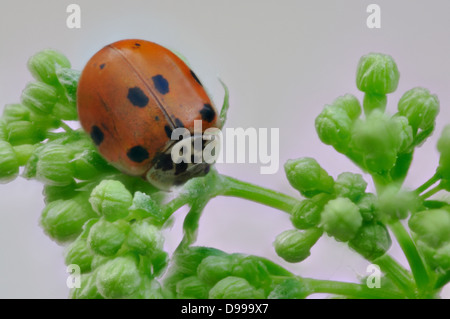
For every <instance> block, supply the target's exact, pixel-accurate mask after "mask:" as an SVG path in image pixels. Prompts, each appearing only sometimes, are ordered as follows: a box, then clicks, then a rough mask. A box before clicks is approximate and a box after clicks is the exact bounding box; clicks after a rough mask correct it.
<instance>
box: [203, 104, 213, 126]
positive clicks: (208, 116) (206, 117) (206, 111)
mask: <svg viewBox="0 0 450 319" xmlns="http://www.w3.org/2000/svg"><path fill="white" fill-rule="evenodd" d="M200 115H201V116H202V120H203V121H206V122H212V120H214V117H215V116H216V112H215V111H214V109H213V107H212V106H211V104H209V103H205V104H203V108H202V109H201V110H200Z"/></svg>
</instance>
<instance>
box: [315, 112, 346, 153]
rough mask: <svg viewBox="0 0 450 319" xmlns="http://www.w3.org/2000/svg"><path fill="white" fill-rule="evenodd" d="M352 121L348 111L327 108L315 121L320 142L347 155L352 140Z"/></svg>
mask: <svg viewBox="0 0 450 319" xmlns="http://www.w3.org/2000/svg"><path fill="white" fill-rule="evenodd" d="M352 122H353V121H352V119H351V118H350V117H349V115H348V113H347V111H346V110H344V109H342V108H338V107H332V106H325V108H324V109H323V110H322V112H321V113H320V114H319V115H318V116H317V118H316V120H315V126H316V131H317V134H318V135H319V138H320V140H321V141H322V142H323V143H325V144H327V145H331V146H333V147H334V148H335V149H336V150H337V151H338V152H341V153H345V152H346V151H347V149H348V143H349V141H350V138H351V130H352V125H353V123H352Z"/></svg>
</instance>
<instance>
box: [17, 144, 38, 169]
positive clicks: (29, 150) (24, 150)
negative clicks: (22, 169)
mask: <svg viewBox="0 0 450 319" xmlns="http://www.w3.org/2000/svg"><path fill="white" fill-rule="evenodd" d="M35 149H36V146H35V145H30V144H23V145H18V146H14V153H16V156H17V162H18V163H19V165H20V166H23V165H25V164H26V163H27V162H28V160H29V159H30V157H31V155H32V154H33V152H34V150H35Z"/></svg>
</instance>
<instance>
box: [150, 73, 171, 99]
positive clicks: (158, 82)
mask: <svg viewBox="0 0 450 319" xmlns="http://www.w3.org/2000/svg"><path fill="white" fill-rule="evenodd" d="M152 80H153V85H154V86H155V89H157V90H158V92H159V93H161V94H163V95H164V94H167V93H169V82H167V80H166V79H165V78H164V77H163V76H162V75H161V74H158V75H155V76H154V77H152Z"/></svg>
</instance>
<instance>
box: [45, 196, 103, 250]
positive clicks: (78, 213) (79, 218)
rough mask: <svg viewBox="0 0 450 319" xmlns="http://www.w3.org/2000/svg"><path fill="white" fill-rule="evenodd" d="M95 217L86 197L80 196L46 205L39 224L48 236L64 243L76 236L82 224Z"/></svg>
mask: <svg viewBox="0 0 450 319" xmlns="http://www.w3.org/2000/svg"><path fill="white" fill-rule="evenodd" d="M96 216H97V215H96V214H95V212H94V211H92V209H91V207H90V205H89V203H88V201H87V199H86V197H85V196H83V195H82V194H80V195H77V196H75V197H74V198H72V199H69V200H56V201H54V202H51V203H50V204H48V205H47V206H46V207H45V208H44V210H43V211H42V215H41V220H40V223H41V226H42V228H43V229H44V231H45V232H46V234H47V235H48V236H50V237H51V238H52V239H54V240H56V241H58V242H65V241H68V240H71V239H73V238H75V237H76V236H78V235H79V234H80V233H81V230H82V227H83V225H84V223H85V222H86V221H87V220H89V219H91V218H94V217H96Z"/></svg>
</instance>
